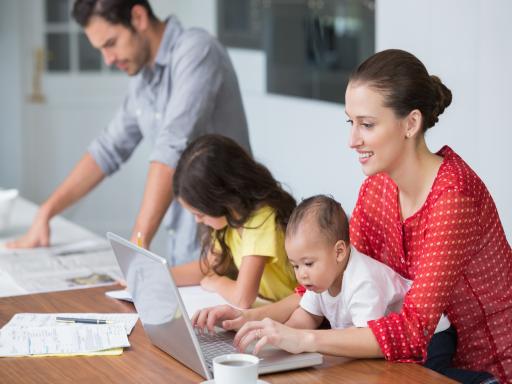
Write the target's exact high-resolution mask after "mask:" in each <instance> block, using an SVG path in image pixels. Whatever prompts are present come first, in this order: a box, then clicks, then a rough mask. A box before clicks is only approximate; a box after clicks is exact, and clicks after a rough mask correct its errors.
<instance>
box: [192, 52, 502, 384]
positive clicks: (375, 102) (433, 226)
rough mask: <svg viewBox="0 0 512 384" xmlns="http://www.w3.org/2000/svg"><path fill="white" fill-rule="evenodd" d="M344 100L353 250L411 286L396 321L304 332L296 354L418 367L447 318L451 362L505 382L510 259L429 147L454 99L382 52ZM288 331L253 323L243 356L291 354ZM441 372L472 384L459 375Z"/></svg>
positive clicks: (474, 197) (482, 213)
mask: <svg viewBox="0 0 512 384" xmlns="http://www.w3.org/2000/svg"><path fill="white" fill-rule="evenodd" d="M345 100H346V112H347V115H348V117H349V119H348V121H349V123H350V124H351V134H350V147H351V148H353V149H354V150H356V151H357V152H358V153H359V161H360V163H361V166H362V168H363V172H364V173H365V174H366V175H367V176H368V178H367V179H366V180H365V182H364V183H363V185H362V187H361V189H360V193H359V198H358V201H357V204H356V207H355V209H354V212H353V215H352V219H351V222H350V234H351V241H352V243H353V245H354V246H355V247H356V248H357V249H358V250H359V251H360V252H362V253H365V254H368V255H370V256H371V257H374V258H375V259H377V260H380V261H382V262H384V263H385V264H387V265H389V266H390V267H391V268H393V269H394V270H395V271H397V272H398V273H400V274H401V275H402V276H404V277H406V278H408V279H411V280H413V285H412V288H411V290H410V291H409V292H408V294H407V295H406V297H405V300H404V305H403V308H402V311H401V312H400V313H395V314H391V315H388V316H385V317H383V318H381V319H376V320H374V321H371V322H369V323H368V327H367V328H351V329H347V330H315V331H311V334H310V337H309V338H308V339H307V340H301V341H300V345H298V346H297V347H298V349H295V352H296V351H300V350H310V349H315V350H318V351H321V352H324V353H333V354H338V355H339V354H342V355H345V356H351V357H385V358H386V359H388V360H391V361H409V362H419V363H421V362H424V361H425V359H426V355H427V346H428V343H429V341H430V339H431V337H432V334H433V332H434V329H435V325H436V324H437V321H438V320H439V317H440V316H441V314H442V313H445V314H446V315H447V316H448V318H449V320H450V322H451V323H452V325H453V327H454V329H455V330H456V332H457V336H458V340H457V349H456V354H455V358H454V360H453V363H454V365H455V366H456V367H458V368H463V369H471V370H479V371H487V372H490V373H492V375H494V376H495V377H496V378H498V379H499V380H500V381H501V382H511V381H512V288H511V285H510V281H512V250H511V248H510V245H509V243H508V242H507V239H506V237H505V233H504V230H503V227H502V225H501V222H500V220H499V217H498V213H497V211H496V207H495V204H494V202H493V200H492V198H491V196H490V194H489V192H488V191H487V189H486V187H485V185H484V184H483V182H482V181H481V180H480V179H479V177H478V176H477V175H476V174H475V173H474V172H473V170H471V168H470V167H469V166H468V165H467V164H466V163H465V162H464V161H463V160H462V159H461V158H460V157H459V156H458V155H457V154H456V153H455V152H454V151H453V150H452V149H450V148H449V147H444V148H442V149H441V150H440V151H439V152H438V153H433V152H431V151H430V150H429V149H428V147H427V145H426V142H425V132H426V130H428V129H429V128H431V127H432V126H434V124H435V123H436V122H437V121H438V117H439V115H440V114H441V113H443V111H444V109H445V108H446V107H447V106H448V105H449V104H450V103H451V92H450V91H449V90H448V89H447V88H446V87H445V86H444V85H443V84H442V83H441V81H440V80H439V78H437V77H435V76H429V74H428V73H427V70H426V69H425V67H424V65H423V64H422V63H421V62H420V61H419V60H418V59H417V58H416V57H414V56H413V55H411V54H409V53H407V52H404V51H400V50H387V51H383V52H380V53H377V54H375V55H373V56H372V57H370V58H369V59H367V60H366V61H365V62H364V63H362V64H361V65H360V66H359V67H358V69H357V70H356V71H355V72H354V74H353V75H352V76H351V79H350V81H349V85H348V87H347V91H346V98H345ZM294 302H297V299H296V298H290V299H286V300H285V301H284V302H283V303H282V304H275V305H273V306H271V307H270V308H268V309H266V310H265V311H263V310H259V312H257V313H250V312H249V313H244V316H243V317H242V318H241V319H240V318H239V319H236V320H235V321H231V322H228V323H226V324H225V325H227V326H229V327H233V326H238V325H240V324H241V323H243V322H244V319H253V318H257V316H261V315H270V316H274V315H276V314H277V316H276V318H275V319H276V320H279V321H280V320H282V318H283V317H285V316H286V315H285V314H283V312H284V309H285V308H286V309H288V308H292V307H293V304H294ZM278 307H281V308H278ZM233 315H234V312H233V311H232V312H231V313H229V311H226V310H222V309H218V310H216V311H214V312H211V313H210V314H209V313H207V312H205V313H200V314H198V319H199V320H200V322H198V324H199V325H202V324H208V325H209V324H212V323H213V322H214V321H215V320H216V319H223V318H227V319H229V318H232V317H234V316H233ZM283 327H284V326H283V325H282V324H278V323H276V322H274V321H271V320H265V321H263V322H261V321H257V322H253V321H249V322H247V323H246V324H245V325H244V326H243V327H242V328H241V329H240V331H239V333H238V334H237V338H236V342H237V343H239V346H240V347H241V348H242V349H243V348H245V347H246V346H247V345H248V344H249V343H250V342H251V341H253V340H255V339H257V338H260V337H261V338H262V339H265V340H260V341H262V342H263V341H264V342H268V343H271V344H275V345H277V346H282V345H283V346H284V345H289V343H290V342H291V341H292V340H294V330H293V329H285V328H283ZM336 338H338V342H337V343H336V344H337V346H336V349H333V347H332V340H334V339H336ZM339 339H342V340H344V343H342V346H340V343H339ZM287 343H288V344H287ZM296 343H299V340H297V341H296ZM429 352H430V350H429ZM446 374H448V375H449V376H451V377H454V378H458V379H459V380H462V381H466V382H471V381H472V380H474V379H475V375H473V376H472V377H469V378H468V377H466V376H465V372H464V371H458V370H455V369H453V370H451V371H450V372H446ZM459 375H460V376H459ZM470 376H471V375H470ZM477 376H478V375H477ZM488 376H490V375H488ZM483 377H486V375H485V374H484V375H480V376H478V378H483ZM475 380H478V379H475ZM490 380H493V379H492V378H491V379H490ZM480 381H481V380H480ZM491 382H492V381H491Z"/></svg>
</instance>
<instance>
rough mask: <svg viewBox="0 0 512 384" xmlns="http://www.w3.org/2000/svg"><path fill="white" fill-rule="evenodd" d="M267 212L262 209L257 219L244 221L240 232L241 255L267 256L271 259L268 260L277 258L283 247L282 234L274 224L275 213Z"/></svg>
mask: <svg viewBox="0 0 512 384" xmlns="http://www.w3.org/2000/svg"><path fill="white" fill-rule="evenodd" d="M267 212H268V211H264V212H263V213H262V214H260V215H258V218H257V219H255V220H251V221H250V222H248V223H246V225H245V227H244V229H243V234H242V238H243V242H242V245H241V250H240V256H241V257H244V256H267V257H269V258H271V259H272V260H269V262H272V261H277V260H278V258H279V253H280V252H282V248H283V247H284V234H283V231H282V230H281V228H280V227H278V226H277V224H276V216H275V214H274V213H267ZM261 220H263V222H262V221H261ZM253 225H254V227H253Z"/></svg>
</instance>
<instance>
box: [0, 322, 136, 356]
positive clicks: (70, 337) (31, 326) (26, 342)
mask: <svg viewBox="0 0 512 384" xmlns="http://www.w3.org/2000/svg"><path fill="white" fill-rule="evenodd" d="M57 315H58V316H63V317H75V318H92V319H104V320H110V321H113V322H114V323H112V324H101V325H96V324H78V323H75V324H67V323H59V322H57V321H56V316H57ZM137 318H138V315H137V314H136V313H116V314H102V313H58V314H57V313H53V314H46V313H45V314H41V313H18V314H16V315H15V316H13V318H12V319H11V320H10V321H9V323H7V324H6V325H5V326H4V327H3V328H2V329H1V330H0V357H8V356H29V355H81V354H91V353H95V352H100V351H108V350H113V349H116V348H123V347H129V346H130V343H129V341H128V337H127V335H128V334H130V332H131V330H132V329H133V327H134V325H135V323H136V321H137ZM102 354H105V353H102ZM107 354H109V353H107ZM110 354H117V353H110Z"/></svg>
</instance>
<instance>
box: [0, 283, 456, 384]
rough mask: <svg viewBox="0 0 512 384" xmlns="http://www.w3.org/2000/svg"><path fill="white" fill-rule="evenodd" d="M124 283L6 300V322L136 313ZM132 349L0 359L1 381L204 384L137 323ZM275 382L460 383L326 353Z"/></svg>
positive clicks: (1, 313)
mask: <svg viewBox="0 0 512 384" xmlns="http://www.w3.org/2000/svg"><path fill="white" fill-rule="evenodd" d="M119 288H120V287H118V286H110V287H101V288H90V289H82V290H73V291H62V292H50V293H41V294H33V295H25V296H16V297H4V298H0V326H3V325H4V324H5V323H7V322H8V321H9V319H10V318H11V317H12V316H13V315H14V314H16V313H19V312H37V313H44V312H134V307H133V305H132V304H130V303H125V302H121V301H118V300H114V299H111V298H108V297H106V296H105V295H104V292H105V291H107V290H111V289H119ZM129 340H130V343H131V345H132V346H131V348H128V349H126V350H125V351H124V353H123V354H122V355H121V356H92V357H38V358H30V357H21V358H1V359H0V382H1V383H38V384H39V383H72V384H78V383H87V384H91V383H93V384H99V383H123V384H124V383H152V384H154V383H180V384H181V383H198V382H201V381H203V379H202V378H201V377H200V376H199V375H197V374H196V373H195V372H193V371H192V370H190V369H188V368H187V367H185V366H183V365H182V364H180V363H179V362H177V361H176V360H174V359H173V358H172V357H170V356H169V355H167V354H166V353H165V352H163V351H161V350H160V349H158V348H157V347H155V346H153V345H152V344H151V342H150V340H149V339H148V337H147V336H146V334H145V333H144V330H143V328H142V325H141V323H140V321H139V322H137V325H136V326H135V328H134V329H133V331H132V333H131V335H130V337H129ZM262 379H264V380H266V381H267V382H269V383H275V384H279V383H281V384H285V383H286V384H293V383H297V384H299V383H304V384H306V383H307V384H314V383H358V384H360V383H365V384H371V383H379V384H386V383H390V384H397V383H412V384H415V383H418V384H419V383H439V384H443V383H454V381H451V380H449V379H447V378H445V377H444V376H441V375H439V374H437V373H435V372H433V371H430V370H428V369H426V368H423V367H421V366H418V365H415V364H399V363H388V362H385V361H383V360H352V361H350V360H347V359H343V358H338V357H331V356H325V358H324V364H323V365H321V366H318V367H315V368H309V369H302V370H297V371H292V372H283V373H278V374H271V375H265V376H263V377H262Z"/></svg>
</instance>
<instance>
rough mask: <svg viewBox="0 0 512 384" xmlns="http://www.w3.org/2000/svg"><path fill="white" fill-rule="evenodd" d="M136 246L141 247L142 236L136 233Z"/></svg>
mask: <svg viewBox="0 0 512 384" xmlns="http://www.w3.org/2000/svg"><path fill="white" fill-rule="evenodd" d="M137 245H138V246H139V247H142V234H141V233H140V232H137Z"/></svg>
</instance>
